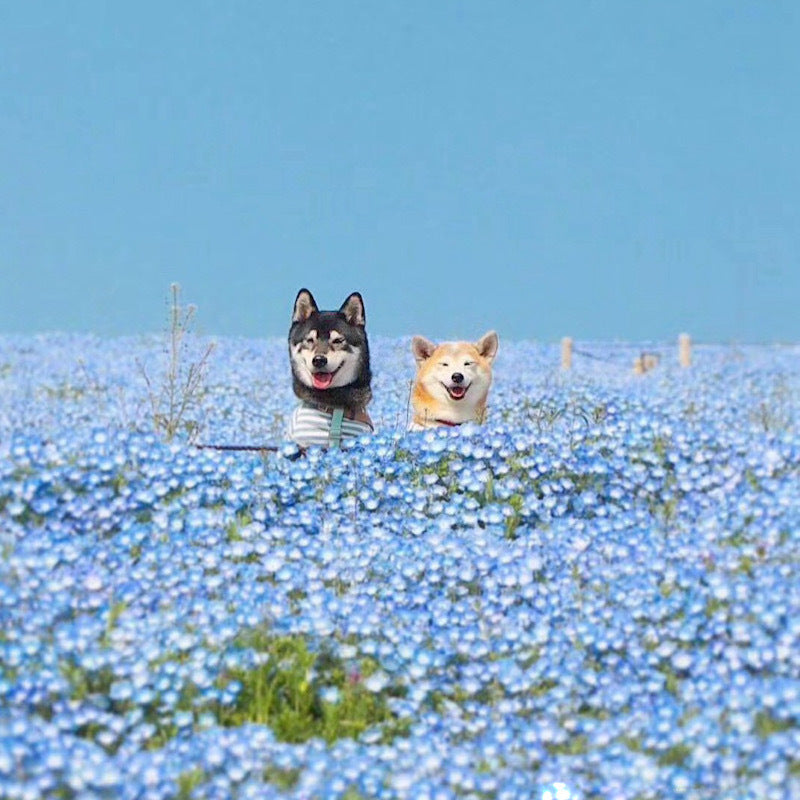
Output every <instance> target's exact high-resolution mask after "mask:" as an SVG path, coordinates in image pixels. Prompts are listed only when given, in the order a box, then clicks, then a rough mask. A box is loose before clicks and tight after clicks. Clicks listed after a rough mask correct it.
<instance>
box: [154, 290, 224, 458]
mask: <svg viewBox="0 0 800 800" xmlns="http://www.w3.org/2000/svg"><path fill="white" fill-rule="evenodd" d="M180 293H181V288H180V286H179V285H178V284H177V283H173V284H172V285H171V286H170V294H171V301H170V310H169V330H168V331H167V342H166V358H167V363H166V367H165V370H164V375H163V379H162V382H161V385H160V386H159V387H158V388H156V387H155V386H154V385H153V381H152V379H151V378H150V375H149V374H148V372H147V370H146V369H145V367H144V366H143V365H142V364H141V363H139V370H140V372H141V373H142V377H143V378H144V381H145V383H146V384H147V396H148V399H149V401H150V409H151V414H152V419H153V427H154V428H155V429H156V431H157V432H158V433H160V434H161V435H163V436H164V438H165V439H166V440H167V441H168V442H170V441H172V439H173V438H175V435H176V434H177V433H179V432H180V431H181V430H183V431H185V432H186V433H187V435H188V438H189V440H190V441H193V440H194V439H195V438H196V436H197V433H198V427H199V426H198V423H197V421H196V420H194V419H191V417H190V414H191V413H192V412H193V411H194V410H195V409H196V406H197V403H198V401H199V399H200V396H201V394H202V391H203V384H204V381H205V378H206V373H207V372H208V364H209V359H210V358H211V354H212V353H213V352H214V348H215V343H214V342H211V343H210V344H208V345H207V346H206V347H205V348H204V349H203V351H202V352H201V354H200V356H199V357H198V358H197V359H195V360H192V361H188V362H187V345H188V343H187V336H191V334H192V327H193V324H194V317H195V314H196V313H197V307H196V306H194V305H188V306H182V305H181V298H180Z"/></svg>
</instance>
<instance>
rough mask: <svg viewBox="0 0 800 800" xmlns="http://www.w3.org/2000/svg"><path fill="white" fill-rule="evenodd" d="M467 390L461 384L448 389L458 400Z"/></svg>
mask: <svg viewBox="0 0 800 800" xmlns="http://www.w3.org/2000/svg"><path fill="white" fill-rule="evenodd" d="M466 393H467V390H466V389H465V388H464V387H463V386H454V387H453V388H452V389H451V390H450V394H451V395H453V397H455V398H456V399H457V400H460V399H461V398H462V397H463V396H464V395H465V394H466Z"/></svg>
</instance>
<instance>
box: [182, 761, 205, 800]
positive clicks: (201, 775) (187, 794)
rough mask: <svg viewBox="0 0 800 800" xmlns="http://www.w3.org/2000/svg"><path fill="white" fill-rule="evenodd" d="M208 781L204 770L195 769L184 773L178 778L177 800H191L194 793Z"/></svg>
mask: <svg viewBox="0 0 800 800" xmlns="http://www.w3.org/2000/svg"><path fill="white" fill-rule="evenodd" d="M205 779H206V774H205V772H203V770H202V769H200V768H199V767H196V768H195V769H191V770H188V771H187V772H182V773H181V774H180V775H179V776H178V797H177V800H191V797H192V792H193V791H194V790H195V789H196V788H197V787H198V786H200V785H201V784H202V783H203V781H204V780H205Z"/></svg>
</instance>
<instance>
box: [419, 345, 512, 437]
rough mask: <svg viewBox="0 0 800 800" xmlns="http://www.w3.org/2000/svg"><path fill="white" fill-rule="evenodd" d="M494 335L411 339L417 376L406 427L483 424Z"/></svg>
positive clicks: (423, 427)
mask: <svg viewBox="0 0 800 800" xmlns="http://www.w3.org/2000/svg"><path fill="white" fill-rule="evenodd" d="M498 345H499V341H498V338H497V334H496V333H495V332H494V331H490V332H489V333H487V334H486V335H485V336H482V337H481V338H480V339H479V340H478V341H477V342H475V343H474V344H472V343H471V342H444V343H442V344H439V345H437V344H434V343H433V342H430V341H428V340H427V339H425V338H423V337H422V336H415V337H414V338H413V339H412V340H411V352H412V353H413V354H414V358H415V359H416V361H417V375H416V378H415V379H414V386H413V388H412V390H411V408H412V410H413V414H414V415H413V418H412V420H411V424H410V426H409V430H412V431H419V430H423V429H425V428H435V427H436V426H438V425H461V424H463V423H464V422H477V423H483V421H484V419H485V417H486V399H487V397H488V395H489V387H490V386H491V384H492V362H493V361H494V357H495V356H496V355H497V348H498Z"/></svg>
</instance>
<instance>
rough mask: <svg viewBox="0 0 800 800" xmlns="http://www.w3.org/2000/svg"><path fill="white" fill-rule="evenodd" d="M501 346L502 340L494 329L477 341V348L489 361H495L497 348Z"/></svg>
mask: <svg viewBox="0 0 800 800" xmlns="http://www.w3.org/2000/svg"><path fill="white" fill-rule="evenodd" d="M499 346H500V340H499V339H498V338H497V334H496V333H495V332H494V331H489V333H485V334H484V335H483V336H481V338H480V339H478V341H477V342H475V349H476V350H477V351H478V352H479V353H480V354H481V356H483V358H485V359H486V360H487V361H490V362H491V361H494V357H495V356H496V355H497V348H498V347H499Z"/></svg>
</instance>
